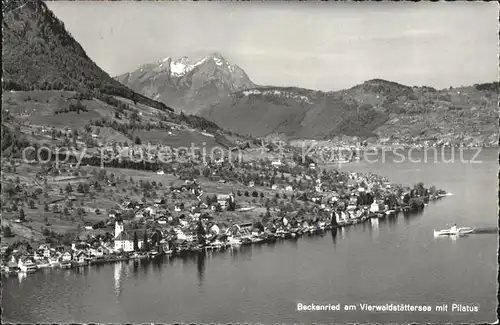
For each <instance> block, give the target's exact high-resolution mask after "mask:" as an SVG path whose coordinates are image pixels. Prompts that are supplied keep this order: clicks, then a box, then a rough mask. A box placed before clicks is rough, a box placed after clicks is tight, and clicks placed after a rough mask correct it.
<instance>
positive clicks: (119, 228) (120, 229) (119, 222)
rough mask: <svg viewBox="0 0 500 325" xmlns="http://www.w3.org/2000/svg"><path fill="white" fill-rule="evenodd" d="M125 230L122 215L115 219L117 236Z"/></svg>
mask: <svg viewBox="0 0 500 325" xmlns="http://www.w3.org/2000/svg"><path fill="white" fill-rule="evenodd" d="M122 232H123V220H122V218H120V217H117V218H116V219H115V238H116V237H118V236H119V235H120V234H121V233H122Z"/></svg>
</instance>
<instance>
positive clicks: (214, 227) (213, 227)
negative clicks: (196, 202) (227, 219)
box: [208, 223, 220, 235]
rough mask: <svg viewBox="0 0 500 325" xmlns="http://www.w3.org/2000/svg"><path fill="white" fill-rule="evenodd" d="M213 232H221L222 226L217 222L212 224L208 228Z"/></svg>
mask: <svg viewBox="0 0 500 325" xmlns="http://www.w3.org/2000/svg"><path fill="white" fill-rule="evenodd" d="M208 229H209V230H210V231H211V232H213V233H215V234H217V235H218V234H220V227H219V226H217V224H215V223H214V224H213V225H212V226H210V228H208Z"/></svg>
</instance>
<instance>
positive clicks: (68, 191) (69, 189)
mask: <svg viewBox="0 0 500 325" xmlns="http://www.w3.org/2000/svg"><path fill="white" fill-rule="evenodd" d="M64 190H65V191H66V193H68V194H70V193H71V192H73V187H72V186H71V184H70V183H68V185H66V187H65V188H64Z"/></svg>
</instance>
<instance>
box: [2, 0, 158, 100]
mask: <svg viewBox="0 0 500 325" xmlns="http://www.w3.org/2000/svg"><path fill="white" fill-rule="evenodd" d="M2 5H3V21H2V31H3V33H2V34H3V42H2V69H3V79H2V89H5V90H34V89H45V90H78V91H86V90H99V91H100V92H102V93H104V94H108V95H116V96H121V97H124V98H128V99H133V100H135V101H138V102H141V103H144V104H146V105H149V106H152V107H156V108H158V109H163V110H168V108H167V106H166V105H164V104H162V103H158V102H155V101H153V100H151V99H149V98H147V97H145V96H143V95H140V94H136V93H134V92H133V91H131V90H130V89H128V88H127V87H125V86H124V85H122V84H121V83H119V82H117V81H116V80H114V79H113V78H111V77H110V76H109V75H108V74H107V73H106V72H104V71H103V70H101V69H100V68H99V67H98V66H97V65H96V64H95V63H94V62H93V61H92V60H91V59H90V58H89V57H88V56H87V54H86V53H85V51H84V50H83V48H82V47H81V45H80V44H79V43H78V42H77V41H75V40H74V39H73V37H71V35H70V34H69V33H68V32H67V31H66V29H65V27H64V24H63V23H62V22H61V21H60V20H59V19H57V17H56V16H55V15H54V14H53V13H52V11H50V10H49V9H48V7H47V6H46V5H45V3H43V2H42V1H39V0H34V1H12V0H11V1H3V2H2Z"/></svg>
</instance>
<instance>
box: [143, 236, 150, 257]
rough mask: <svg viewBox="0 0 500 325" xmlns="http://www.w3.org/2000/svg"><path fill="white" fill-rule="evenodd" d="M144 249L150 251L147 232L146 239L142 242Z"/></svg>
mask: <svg viewBox="0 0 500 325" xmlns="http://www.w3.org/2000/svg"><path fill="white" fill-rule="evenodd" d="M142 249H143V250H144V251H146V252H147V251H149V242H148V235H147V233H146V232H144V238H143V240H142Z"/></svg>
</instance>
